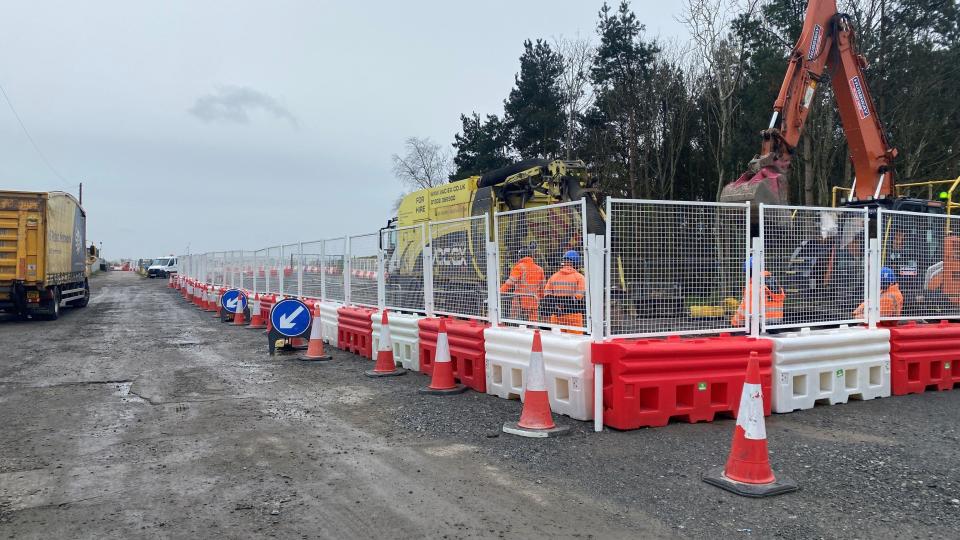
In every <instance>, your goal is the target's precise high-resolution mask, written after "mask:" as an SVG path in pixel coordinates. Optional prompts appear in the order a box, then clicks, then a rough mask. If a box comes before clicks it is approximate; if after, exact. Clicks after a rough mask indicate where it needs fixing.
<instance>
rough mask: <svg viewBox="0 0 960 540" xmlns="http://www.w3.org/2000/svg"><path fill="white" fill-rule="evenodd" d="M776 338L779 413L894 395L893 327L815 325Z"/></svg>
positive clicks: (775, 405) (775, 397) (775, 378)
mask: <svg viewBox="0 0 960 540" xmlns="http://www.w3.org/2000/svg"><path fill="white" fill-rule="evenodd" d="M764 337H768V338H769V339H771V340H772V341H773V381H774V385H773V412H778V413H785V412H791V411H796V410H802V409H811V408H813V406H814V405H815V404H817V403H828V404H830V405H835V404H837V403H846V402H847V401H848V400H850V399H851V398H852V399H874V398H880V397H889V396H890V331H889V330H886V329H882V328H877V329H868V328H862V327H857V328H847V327H841V328H836V329H830V330H810V329H809V328H804V329H802V330H800V331H799V332H791V333H788V334H780V335H776V336H764Z"/></svg>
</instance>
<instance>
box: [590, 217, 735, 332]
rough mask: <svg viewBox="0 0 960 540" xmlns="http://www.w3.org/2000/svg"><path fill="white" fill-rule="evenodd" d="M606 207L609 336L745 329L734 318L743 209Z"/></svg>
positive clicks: (607, 327) (607, 322)
mask: <svg viewBox="0 0 960 540" xmlns="http://www.w3.org/2000/svg"><path fill="white" fill-rule="evenodd" d="M607 204H608V206H607V208H608V214H607V219H608V224H607V230H608V234H607V238H608V240H607V241H608V245H609V250H608V261H607V275H606V298H605V311H606V319H607V321H606V332H607V335H611V336H619V337H639V336H656V335H670V334H709V333H718V332H724V331H743V330H747V325H748V321H747V320H746V317H745V316H744V314H743V313H741V314H739V315H738V314H737V311H738V308H739V307H740V305H741V299H742V297H743V295H744V289H745V286H746V282H747V272H746V270H745V267H744V264H745V262H746V261H747V258H748V257H749V253H750V214H749V212H750V209H749V206H748V205H745V204H742V205H741V204H718V203H691V202H670V201H643V200H624V199H611V200H609V201H608V203H607ZM747 301H748V302H749V298H748V300H747Z"/></svg>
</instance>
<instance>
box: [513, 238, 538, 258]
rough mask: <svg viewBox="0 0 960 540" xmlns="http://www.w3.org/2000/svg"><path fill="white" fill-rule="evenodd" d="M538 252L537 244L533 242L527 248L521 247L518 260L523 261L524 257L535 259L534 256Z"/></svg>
mask: <svg viewBox="0 0 960 540" xmlns="http://www.w3.org/2000/svg"><path fill="white" fill-rule="evenodd" d="M536 252H537V243H536V242H535V241H532V242H530V243H529V244H528V245H526V246H520V249H518V250H517V258H518V259H522V258H524V257H533V254H534V253H536Z"/></svg>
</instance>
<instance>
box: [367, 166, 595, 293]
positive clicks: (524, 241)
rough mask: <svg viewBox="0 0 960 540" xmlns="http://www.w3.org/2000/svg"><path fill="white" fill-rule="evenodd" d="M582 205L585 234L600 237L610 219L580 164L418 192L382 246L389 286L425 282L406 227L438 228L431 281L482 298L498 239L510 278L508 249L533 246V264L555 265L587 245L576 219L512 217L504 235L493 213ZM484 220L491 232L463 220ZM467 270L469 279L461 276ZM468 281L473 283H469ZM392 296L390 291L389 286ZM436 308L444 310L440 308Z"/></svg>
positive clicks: (499, 173) (504, 172)
mask: <svg viewBox="0 0 960 540" xmlns="http://www.w3.org/2000/svg"><path fill="white" fill-rule="evenodd" d="M583 198H585V199H586V206H587V211H586V217H587V232H588V233H589V234H603V233H604V231H605V221H604V219H605V218H604V216H603V213H602V211H601V209H600V205H599V199H598V197H597V194H596V189H594V187H593V184H592V181H591V179H590V176H589V174H588V173H587V169H586V165H585V164H584V163H583V162H582V161H580V160H573V161H567V160H553V161H547V160H536V159H534V160H525V161H521V162H520V163H517V164H514V165H510V166H507V167H503V168H501V169H497V170H494V171H490V172H487V173H485V174H483V175H481V176H472V177H469V178H466V179H464V180H459V181H455V182H451V183H449V184H444V185H442V186H439V187H435V188H430V189H423V190H420V191H415V192H413V193H411V194H409V195H407V196H406V197H404V199H403V200H402V201H401V203H400V207H399V209H398V212H397V217H396V218H395V219H394V220H391V223H390V225H389V227H388V228H390V229H396V232H395V234H394V235H392V238H390V239H389V241H388V242H389V245H385V246H383V247H384V248H385V249H386V250H387V252H388V253H392V254H391V256H390V260H389V261H388V265H389V267H388V275H389V276H390V277H389V280H392V281H394V282H397V281H400V282H399V283H394V284H393V285H396V287H395V288H397V289H400V290H407V291H409V290H413V289H415V288H416V287H417V285H416V284H417V281H418V279H417V278H416V276H419V275H422V267H421V266H420V265H422V260H423V259H422V257H421V256H420V255H421V251H422V246H423V244H422V242H421V238H420V230H419V228H412V229H408V228H406V227H411V226H414V225H419V224H424V229H425V234H426V235H430V230H429V228H428V227H426V224H428V223H433V224H436V226H435V227H434V231H433V238H432V239H428V241H430V243H431V247H432V252H433V256H434V280H437V281H443V280H454V279H455V280H457V282H458V289H460V290H463V289H468V288H471V287H472V286H474V285H475V287H474V288H475V289H476V290H477V291H480V290H482V289H483V286H484V285H485V280H486V277H485V276H486V268H485V267H484V266H483V264H482V261H484V260H485V250H486V239H487V238H488V237H490V238H494V237H495V238H497V239H498V241H499V242H500V249H501V253H503V254H504V256H502V257H501V264H502V265H503V266H504V268H502V269H501V272H504V273H509V268H510V266H512V265H513V263H515V262H516V261H514V260H513V258H514V257H513V256H512V255H511V254H508V253H507V251H509V250H508V248H507V246H518V245H529V244H530V243H531V241H533V240H536V248H535V250H534V253H533V256H534V258H535V259H537V260H541V261H542V260H547V259H548V258H550V259H552V258H555V256H556V254H557V253H560V252H561V251H562V250H564V249H566V248H568V247H569V246H570V245H582V240H583V239H582V238H579V237H580V236H581V234H580V231H582V230H583V229H582V226H581V224H580V223H579V222H576V223H574V220H575V218H574V217H573V215H572V213H571V212H561V211H557V212H554V211H551V212H549V213H548V212H543V213H540V212H533V213H519V214H509V215H507V216H502V217H501V218H500V231H494V230H493V227H494V219H493V214H494V213H496V212H504V211H509V210H519V209H528V208H536V207H540V206H546V205H551V204H556V203H561V202H566V201H576V200H580V199H583ZM484 215H485V216H487V220H486V226H487V227H488V230H484V228H483V227H484V220H483V219H479V218H478V219H469V220H467V219H462V218H469V217H478V216H484ZM456 220H459V221H456ZM558 220H559V221H558ZM442 222H445V223H442ZM558 224H559V226H558ZM545 232H546V234H545ZM571 235H575V236H576V238H571ZM513 249H516V248H515V247H514V248H513ZM465 265H466V266H468V267H470V268H472V271H471V272H464V271H463V267H464V266H465ZM465 274H469V275H470V277H469V279H466V282H465ZM388 288H391V284H390V283H388ZM388 294H389V293H388ZM476 296H477V301H483V300H485V297H484V298H481V295H480V294H479V292H478V293H477V295H476ZM437 308H438V309H444V307H443V306H437Z"/></svg>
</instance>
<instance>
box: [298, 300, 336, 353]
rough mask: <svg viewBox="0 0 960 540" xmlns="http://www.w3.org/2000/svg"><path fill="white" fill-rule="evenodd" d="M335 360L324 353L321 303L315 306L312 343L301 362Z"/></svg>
mask: <svg viewBox="0 0 960 540" xmlns="http://www.w3.org/2000/svg"><path fill="white" fill-rule="evenodd" d="M331 358H333V357H332V356H330V355H329V354H325V353H324V352H323V333H322V328H321V326H320V302H316V303H315V304H313V325H312V326H311V327H310V341H309V342H308V344H307V352H306V353H305V354H303V355H301V356H300V359H301V360H314V361H319V360H330V359H331Z"/></svg>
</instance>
